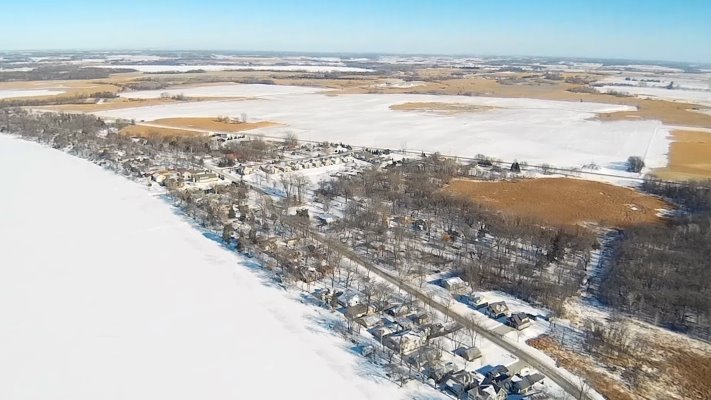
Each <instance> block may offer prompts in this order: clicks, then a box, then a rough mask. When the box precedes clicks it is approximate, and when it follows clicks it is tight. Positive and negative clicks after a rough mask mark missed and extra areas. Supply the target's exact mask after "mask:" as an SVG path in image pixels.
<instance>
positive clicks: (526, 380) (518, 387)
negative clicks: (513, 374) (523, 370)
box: [512, 372, 545, 394]
mask: <svg viewBox="0 0 711 400" xmlns="http://www.w3.org/2000/svg"><path fill="white" fill-rule="evenodd" d="M544 378H545V376H543V374H539V373H537V372H536V373H535V374H530V375H526V376H522V377H521V379H520V380H518V381H516V382H514V383H513V386H512V391H513V392H515V393H518V394H526V393H528V392H529V391H531V388H532V387H533V385H535V384H536V383H538V382H541V381H543V379H544Z"/></svg>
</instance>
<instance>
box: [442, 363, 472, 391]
mask: <svg viewBox="0 0 711 400" xmlns="http://www.w3.org/2000/svg"><path fill="white" fill-rule="evenodd" d="M478 384H479V381H478V380H477V378H476V374H474V373H473V372H469V371H465V370H461V371H457V372H454V373H453V374H452V375H450V377H449V379H447V380H446V381H445V382H444V385H443V386H444V389H445V390H448V391H449V392H451V393H452V394H454V395H455V396H457V397H460V396H461V395H462V394H463V393H465V392H467V391H468V390H470V389H472V388H474V387H476V386H477V385H478Z"/></svg>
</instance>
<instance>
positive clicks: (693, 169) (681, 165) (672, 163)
mask: <svg viewBox="0 0 711 400" xmlns="http://www.w3.org/2000/svg"><path fill="white" fill-rule="evenodd" d="M654 175H657V176H658V177H660V178H661V179H666V180H688V179H711V132H703V131H691V130H676V131H674V132H672V143H671V145H670V147H669V164H668V166H666V167H663V168H659V169H656V170H654Z"/></svg>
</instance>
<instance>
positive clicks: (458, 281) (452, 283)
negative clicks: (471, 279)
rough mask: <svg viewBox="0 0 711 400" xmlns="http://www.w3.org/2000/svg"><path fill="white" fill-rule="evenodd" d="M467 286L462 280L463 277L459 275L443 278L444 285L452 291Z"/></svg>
mask: <svg viewBox="0 0 711 400" xmlns="http://www.w3.org/2000/svg"><path fill="white" fill-rule="evenodd" d="M465 286H466V283H465V282H464V281H463V280H462V278H460V277H458V276H454V277H451V278H445V279H442V287H443V288H445V289H447V290H449V291H450V292H452V291H455V290H459V289H461V288H463V287H465Z"/></svg>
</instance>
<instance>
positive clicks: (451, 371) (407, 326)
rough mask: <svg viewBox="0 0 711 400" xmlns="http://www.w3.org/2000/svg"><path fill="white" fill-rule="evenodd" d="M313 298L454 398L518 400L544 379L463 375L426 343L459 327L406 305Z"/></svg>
mask: <svg viewBox="0 0 711 400" xmlns="http://www.w3.org/2000/svg"><path fill="white" fill-rule="evenodd" d="M452 283H454V282H452ZM314 296H315V297H317V298H318V299H319V300H321V301H322V302H323V303H324V304H329V305H331V306H332V307H334V308H337V309H339V310H340V311H341V312H343V314H344V315H345V317H346V319H347V320H348V321H349V322H350V323H352V324H354V325H356V324H357V325H358V326H360V327H362V328H364V329H366V330H367V331H368V332H369V333H370V334H371V335H372V336H373V337H374V338H375V339H377V340H378V341H379V342H380V344H381V346H382V347H383V349H387V350H388V351H390V352H391V353H392V354H397V355H399V356H400V357H401V358H402V360H403V361H404V362H406V363H408V364H409V365H410V366H411V367H413V368H414V369H415V370H416V371H419V372H420V373H421V375H422V376H423V377H424V378H426V379H428V380H430V382H431V383H432V384H433V385H436V386H437V387H439V388H440V389H441V390H444V391H447V392H449V393H451V394H452V395H454V396H455V397H456V398H458V399H466V400H503V399H506V398H507V396H508V395H509V394H516V395H521V396H522V397H521V398H524V397H523V396H525V395H526V394H529V393H530V392H531V391H532V389H533V387H534V385H535V384H537V383H539V382H542V381H543V379H544V376H543V375H541V374H539V373H533V374H529V373H523V372H522V371H521V370H509V368H507V367H505V366H503V365H497V366H485V367H483V368H481V369H479V370H478V371H469V370H466V369H461V368H458V367H457V365H456V364H455V363H453V362H451V361H449V362H448V361H445V360H443V359H442V349H441V348H438V347H437V346H435V345H433V344H431V340H432V339H435V338H438V337H443V336H447V335H449V334H451V333H453V332H456V331H457V330H459V329H461V328H462V327H461V326H460V325H458V324H456V323H451V324H442V323H439V322H435V321H431V320H430V318H429V315H428V314H427V313H426V312H424V311H423V310H420V309H418V308H417V307H413V306H412V305H411V304H402V303H390V302H376V301H371V302H369V303H367V302H366V301H365V299H364V298H363V296H362V295H361V294H359V293H358V292H356V291H353V290H345V291H340V290H332V289H328V288H325V289H323V288H322V289H317V290H316V291H314ZM497 304H498V303H493V305H494V308H497V307H499V306H498V305H497ZM504 306H505V304H504ZM374 352H375V349H374V348H373V347H372V346H367V347H366V348H364V350H363V355H365V356H370V355H371V354H373V353H374ZM452 353H453V355H454V356H457V357H460V358H461V359H462V360H464V361H467V362H472V361H475V360H477V359H480V358H481V357H482V352H481V349H479V348H477V347H473V346H460V347H459V348H457V349H456V350H454V351H453V352H452Z"/></svg>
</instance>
